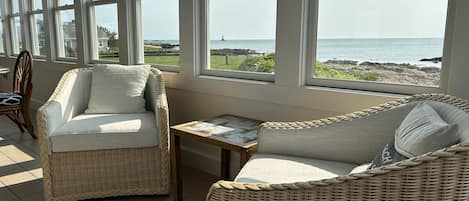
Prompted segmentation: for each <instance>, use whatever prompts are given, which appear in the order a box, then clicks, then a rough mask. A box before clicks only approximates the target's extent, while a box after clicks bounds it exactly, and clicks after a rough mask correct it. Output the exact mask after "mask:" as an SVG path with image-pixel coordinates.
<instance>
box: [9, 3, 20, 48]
mask: <svg viewBox="0 0 469 201" xmlns="http://www.w3.org/2000/svg"><path fill="white" fill-rule="evenodd" d="M9 2H10V3H11V4H10V6H11V13H10V14H11V15H10V23H11V24H10V27H11V47H12V50H13V55H17V54H19V53H20V51H21V50H22V49H23V38H22V34H21V33H23V31H22V30H21V14H20V7H19V1H16V0H12V1H9Z"/></svg>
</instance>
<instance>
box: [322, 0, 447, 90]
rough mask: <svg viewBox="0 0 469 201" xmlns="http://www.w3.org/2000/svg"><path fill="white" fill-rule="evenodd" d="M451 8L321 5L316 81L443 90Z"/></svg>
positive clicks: (358, 0)
mask: <svg viewBox="0 0 469 201" xmlns="http://www.w3.org/2000/svg"><path fill="white" fill-rule="evenodd" d="M447 4H448V1H447V0H432V1H427V0H377V1H369V0H353V1H350V0H320V1H319V23H318V42H317V49H316V55H315V56H316V68H315V72H314V76H315V77H318V78H328V79H340V80H362V81H372V82H385V83H396V84H409V85H425V86H439V84H440V70H441V60H442V55H443V37H444V32H445V22H446V12H447ZM422 8H425V9H422Z"/></svg>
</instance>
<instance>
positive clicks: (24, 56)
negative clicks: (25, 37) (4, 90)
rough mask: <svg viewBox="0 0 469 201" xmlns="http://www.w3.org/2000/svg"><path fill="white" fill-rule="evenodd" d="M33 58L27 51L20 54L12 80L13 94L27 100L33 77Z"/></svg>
mask: <svg viewBox="0 0 469 201" xmlns="http://www.w3.org/2000/svg"><path fill="white" fill-rule="evenodd" d="M32 66H33V57H32V55H31V53H30V52H29V51H27V50H23V51H22V52H20V54H19V55H18V57H17V58H16V63H15V70H14V74H13V76H14V78H13V92H14V93H18V94H20V95H22V96H23V97H24V100H25V101H26V100H28V99H29V98H30V96H31V92H32V87H33V85H32V77H33V69H32Z"/></svg>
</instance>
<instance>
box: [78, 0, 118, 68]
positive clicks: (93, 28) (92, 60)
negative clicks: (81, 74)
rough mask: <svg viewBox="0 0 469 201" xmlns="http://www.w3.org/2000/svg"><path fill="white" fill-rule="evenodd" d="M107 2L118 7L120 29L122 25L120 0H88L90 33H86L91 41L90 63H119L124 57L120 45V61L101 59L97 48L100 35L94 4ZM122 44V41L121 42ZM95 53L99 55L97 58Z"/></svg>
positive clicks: (89, 43) (98, 4)
mask: <svg viewBox="0 0 469 201" xmlns="http://www.w3.org/2000/svg"><path fill="white" fill-rule="evenodd" d="M106 4H115V5H116V8H117V13H116V14H117V19H116V20H117V26H118V27H117V29H118V30H119V25H120V22H119V17H118V16H119V9H118V6H119V5H118V2H117V0H94V1H93V0H90V1H88V2H86V11H87V12H86V13H87V16H88V23H87V24H88V33H86V34H85V35H87V36H88V37H89V40H88V41H89V42H88V45H89V48H88V49H89V51H88V52H89V58H90V61H89V63H90V64H102V63H108V64H118V63H120V61H121V59H122V54H121V51H120V47H119V61H108V60H99V50H97V47H98V43H99V41H98V37H97V32H96V16H95V12H94V8H93V7H94V6H100V5H106ZM120 37H121V36H120V34H119V38H120ZM119 45H120V43H119ZM95 54H97V55H98V58H97V59H96V58H95V56H96V55H95Z"/></svg>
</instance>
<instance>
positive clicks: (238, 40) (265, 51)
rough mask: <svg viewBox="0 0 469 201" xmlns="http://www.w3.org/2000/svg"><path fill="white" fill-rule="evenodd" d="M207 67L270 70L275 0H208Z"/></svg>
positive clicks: (273, 65)
mask: <svg viewBox="0 0 469 201" xmlns="http://www.w3.org/2000/svg"><path fill="white" fill-rule="evenodd" d="M209 7H210V9H209V10H210V13H209V17H210V20H209V21H210V24H209V33H210V34H209V36H210V55H211V56H210V67H209V68H211V69H218V70H230V71H249V72H262V73H273V72H274V69H275V27H276V15H277V14H276V7H277V1H276V0H256V1H252V0H211V1H210V5H209Z"/></svg>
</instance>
